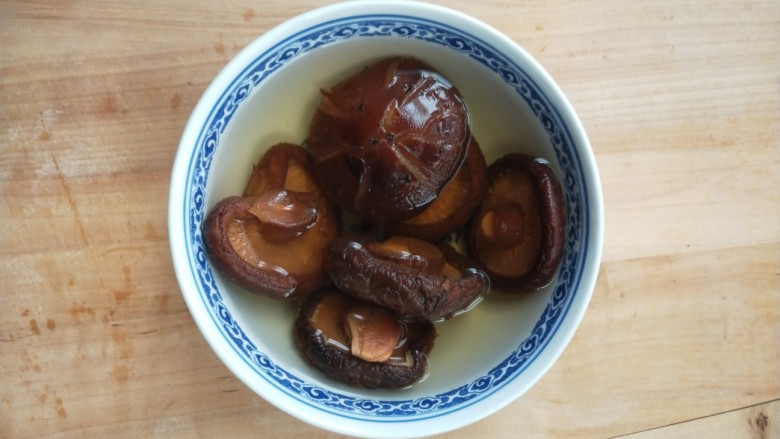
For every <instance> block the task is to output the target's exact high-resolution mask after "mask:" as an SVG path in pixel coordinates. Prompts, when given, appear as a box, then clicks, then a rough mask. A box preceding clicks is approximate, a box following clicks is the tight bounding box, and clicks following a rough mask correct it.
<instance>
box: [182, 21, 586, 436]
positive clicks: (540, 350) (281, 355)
mask: <svg viewBox="0 0 780 439" xmlns="http://www.w3.org/2000/svg"><path fill="white" fill-rule="evenodd" d="M484 37H485V36H484V35H482V34H479V33H469V32H466V31H464V30H459V29H458V28H456V27H453V26H450V25H448V24H445V23H442V22H440V21H437V20H436V19H422V18H419V17H412V16H404V15H387V14H369V15H355V16H347V17H342V18H339V19H335V20H330V21H327V22H324V23H316V24H311V25H309V26H307V27H304V28H303V29H301V30H299V31H298V32H295V33H290V34H288V35H287V36H285V37H284V38H280V39H278V40H277V41H273V42H272V43H262V42H256V43H255V45H254V46H250V47H249V48H248V49H247V50H246V51H245V54H244V56H243V57H239V58H241V59H243V60H246V61H245V62H244V63H243V64H239V65H233V67H232V69H227V70H230V71H231V76H230V77H229V78H228V79H227V80H226V79H225V78H224V77H223V78H222V84H221V85H220V86H219V87H218V88H217V89H216V91H213V92H212V94H213V96H215V99H214V100H213V101H212V102H206V103H205V104H204V105H206V107H205V110H203V114H204V121H203V123H202V124H200V125H199V126H198V127H197V139H196V141H195V142H194V144H193V145H189V146H188V147H189V148H190V152H189V160H188V163H187V178H186V181H185V182H184V192H185V200H184V210H183V212H182V213H180V215H182V216H183V217H182V218H180V221H181V222H182V223H183V224H184V234H185V243H186V253H185V256H184V257H185V258H186V263H187V265H188V267H189V273H188V276H192V279H193V280H194V284H195V285H196V289H195V291H184V294H185V296H189V300H188V304H189V305H190V307H191V308H193V306H195V307H198V308H202V310H203V311H205V314H208V316H209V317H210V319H209V320H210V322H205V323H204V322H199V324H200V325H201V329H203V325H204V324H205V325H210V326H213V327H216V329H217V330H218V332H219V333H220V334H221V336H222V341H221V342H219V343H220V345H222V347H221V348H220V349H224V346H225V345H226V346H228V348H227V349H228V351H230V352H229V353H228V354H226V355H227V356H228V357H231V358H235V357H237V358H239V359H240V360H241V361H242V362H243V365H242V366H241V367H243V368H246V367H248V368H250V369H251V370H252V371H253V373H254V374H255V375H256V376H254V377H252V378H251V379H250V380H247V379H245V378H246V377H242V379H244V380H245V381H251V380H253V379H256V380H258V381H263V382H265V384H264V385H267V384H270V387H272V388H275V389H277V390H278V391H279V392H280V393H281V394H282V395H283V397H284V398H289V399H290V400H291V401H294V402H298V403H302V404H304V405H306V406H308V407H310V408H313V409H314V410H315V411H321V412H322V414H323V415H335V416H337V417H344V418H345V419H352V420H361V421H369V422H372V421H377V420H379V421H381V422H387V421H393V420H398V421H399V422H401V421H402V422H408V421H410V420H417V419H430V418H433V417H440V416H443V415H447V414H452V413H453V412H457V411H460V410H466V409H467V408H472V406H473V405H474V404H477V403H479V402H480V401H483V400H485V399H486V398H487V397H488V396H490V395H493V394H496V393H501V392H506V391H508V390H507V389H510V390H509V393H511V395H510V397H511V398H513V397H516V396H517V395H519V394H520V393H522V392H523V391H524V390H525V389H527V388H528V387H529V386H530V385H531V384H533V382H535V381H536V380H537V379H538V378H539V377H540V376H541V374H542V373H543V372H544V371H545V370H546V369H547V368H548V367H549V365H551V364H552V362H553V361H554V359H555V358H556V357H557V354H558V353H559V352H560V350H561V349H562V348H563V345H565V344H566V343H567V342H568V338H569V337H570V335H571V332H572V331H573V327H572V325H573V326H576V325H577V324H578V322H579V318H580V317H581V315H582V312H583V311H584V307H585V306H586V305H587V302H588V300H589V297H590V289H591V288H592V284H591V285H585V287H584V288H581V281H582V277H583V273H585V272H587V271H592V270H593V267H592V265H593V264H594V261H593V260H592V259H593V257H594V254H589V253H588V251H589V249H588V244H589V239H591V235H593V230H592V227H593V225H592V224H591V222H592V218H591V215H592V214H593V213H592V212H590V211H589V209H590V206H589V202H590V201H589V198H588V197H589V193H590V192H592V191H594V190H597V188H595V189H594V188H593V187H589V186H593V185H594V184H595V185H597V184H598V182H597V180H595V181H594V180H593V178H594V176H592V175H588V174H587V172H588V171H587V170H588V169H589V167H590V166H592V165H591V163H589V162H587V159H588V157H585V159H583V157H582V156H581V154H582V152H581V150H578V148H583V147H584V148H589V147H588V145H587V140H586V139H584V137H582V136H581V135H580V133H579V130H580V128H579V125H578V122H576V118H575V120H574V122H572V120H571V119H569V118H570V117H571V116H570V115H569V114H561V113H560V111H561V110H560V109H559V108H560V106H564V107H565V108H566V109H567V110H568V104H567V103H566V102H565V101H563V102H562V101H560V99H561V97H560V96H559V94H560V93H559V92H558V90H557V88H555V87H554V84H553V85H550V83H549V82H548V81H549V79H548V78H546V76H545V75H544V73H543V72H542V73H540V72H539V71H537V70H536V65H535V63H533V61H530V58H527V55H525V54H524V53H523V54H521V55H522V57H521V58H520V59H518V58H517V53H514V52H513V53H510V54H507V53H502V50H504V51H505V50H506V49H505V48H504V47H503V46H502V45H505V44H508V43H507V42H505V41H499V42H498V46H500V47H496V46H494V44H496V43H495V42H491V43H488V42H486V41H485V39H484ZM247 53H248V55H247ZM394 55H409V56H415V57H418V58H420V59H422V60H424V61H426V62H428V63H429V64H431V65H433V66H434V67H435V68H437V69H438V70H439V71H441V72H442V73H443V74H444V75H445V76H446V77H447V78H448V79H450V80H451V81H452V82H453V83H454V84H455V85H456V86H457V87H458V89H459V90H460V91H461V93H462V95H463V96H464V99H465V101H466V103H467V105H468V107H469V110H470V113H471V117H472V120H471V123H472V131H473V133H474V135H475V137H476V138H477V140H478V141H479V142H480V145H481V146H482V149H483V151H484V153H485V156H486V159H487V161H488V163H490V162H492V161H493V160H495V159H496V158H498V157H500V156H502V155H503V154H505V153H508V152H513V151H522V152H526V153H528V154H533V155H537V156H541V157H544V158H546V159H547V160H549V161H550V162H551V164H552V166H553V167H554V168H555V170H556V171H557V173H558V175H559V176H560V178H561V181H562V183H563V186H564V191H565V200H566V204H567V242H566V249H565V254H564V261H563V264H562V268H561V270H560V274H559V276H558V278H557V279H556V280H555V281H554V282H553V283H552V284H551V285H549V286H548V287H547V288H545V289H544V290H543V291H540V292H539V293H537V294H533V295H527V296H524V297H509V296H505V295H500V294H492V293H491V294H489V295H488V296H487V297H486V299H485V300H484V301H483V302H482V303H481V304H480V305H479V306H478V307H476V308H475V309H474V310H472V311H469V312H467V313H464V314H462V315H459V316H456V317H454V318H453V319H451V320H449V321H445V322H441V323H439V324H437V330H438V332H439V336H438V338H437V341H436V345H435V347H434V349H433V351H432V353H431V355H430V358H429V359H430V367H429V371H430V373H429V375H428V377H427V378H426V379H425V380H424V381H422V382H420V383H418V384H416V385H414V386H412V387H411V388H409V389H404V390H401V391H387V390H362V389H356V388H352V387H349V386H345V385H342V384H340V383H337V382H333V381H331V380H329V379H327V378H326V377H324V376H323V375H322V374H321V373H320V372H318V371H316V370H314V369H313V368H311V367H310V366H309V365H308V364H307V363H306V362H305V361H304V359H303V357H302V356H301V355H300V354H299V353H298V351H297V350H296V348H295V345H294V343H293V339H292V325H293V321H294V318H295V314H296V311H297V303H288V302H278V301H273V300H270V299H265V298H262V297H257V296H254V295H252V294H249V293H248V292H246V291H243V290H241V289H240V288H238V287H235V286H234V285H232V284H231V283H229V282H225V281H223V280H222V279H221V278H220V277H219V275H218V274H217V273H216V272H215V271H214V270H213V269H212V268H211V266H210V264H209V262H208V258H207V256H206V255H205V252H204V250H203V246H202V240H201V235H200V228H201V224H202V221H203V219H204V217H205V214H206V213H207V212H208V211H209V209H210V208H211V207H212V206H213V205H214V204H216V203H217V202H218V201H219V200H221V199H222V198H224V197H226V196H229V195H235V194H240V193H241V192H242V190H243V187H244V185H245V184H246V181H247V180H248V177H249V174H250V172H251V169H252V165H253V164H254V163H255V162H256V161H257V160H258V159H259V157H260V156H261V155H262V153H263V151H264V150H266V149H267V148H268V147H270V146H271V145H273V144H275V143H278V142H283V141H289V142H293V143H302V142H304V141H305V139H306V136H307V131H308V126H309V122H310V120H311V117H312V115H313V112H314V109H315V108H316V106H317V105H318V104H319V102H320V94H319V90H320V88H328V87H330V86H332V85H334V84H335V83H337V82H338V81H339V80H340V79H342V78H344V77H346V76H347V75H349V74H352V73H354V72H356V71H358V70H359V69H360V68H362V67H363V66H364V65H366V64H368V63H370V62H372V61H374V60H378V59H381V58H384V57H387V56H394ZM523 57H526V58H523ZM527 62H530V64H527ZM224 74H225V73H224V72H223V75H224ZM572 123H574V124H575V126H571V124H572ZM583 139H584V142H585V144H584V145H582V144H580V145H577V142H582V141H583ZM588 152H589V150H588ZM583 160H586V162H585V163H583ZM598 221H600V219H599V220H598ZM595 257H596V258H597V257H598V256H595ZM586 263H587V266H586ZM595 264H596V266H597V265H598V261H597V260H596V261H595ZM591 275H592V273H590V274H588V276H591ZM591 282H592V281H591V280H589V279H588V280H587V282H586V283H591ZM572 307H573V308H574V311H572ZM196 320H197V319H196ZM561 328H563V329H564V330H563V331H561V332H562V333H563V335H559V336H557V337H556V333H557V332H558V331H559V330H560V329H561ZM214 344H215V343H214V342H213V341H212V346H213V345H214ZM215 350H217V348H216V347H215ZM221 356H222V358H223V359H225V358H226V356H225V355H221ZM226 363H228V361H226ZM228 366H230V364H228ZM531 369H533V370H534V372H533V373H529V370H531ZM247 384H248V385H250V387H253V386H252V384H251V382H247ZM267 387H268V386H266V388H267ZM253 388H254V387H253ZM263 396H264V397H266V398H267V399H269V400H271V401H272V402H274V403H275V404H277V405H279V404H280V402H279V401H278V399H275V397H273V396H269V395H263ZM507 398H509V397H507ZM507 398H504V403H506V402H507V401H508V400H509V399H507ZM281 404H284V403H283V402H282V403H281ZM499 405H501V404H499ZM497 408H498V407H494V408H492V409H490V410H487V411H486V412H492V411H494V410H495V409H497Z"/></svg>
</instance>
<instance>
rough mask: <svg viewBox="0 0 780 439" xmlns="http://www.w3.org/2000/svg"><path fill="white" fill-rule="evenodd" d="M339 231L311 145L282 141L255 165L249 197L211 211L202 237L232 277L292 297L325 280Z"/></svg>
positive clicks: (252, 287) (261, 290)
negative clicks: (329, 254) (326, 264)
mask: <svg viewBox="0 0 780 439" xmlns="http://www.w3.org/2000/svg"><path fill="white" fill-rule="evenodd" d="M338 232H339V217H338V213H337V211H336V209H335V207H334V206H333V205H332V204H331V203H330V202H329V201H328V200H327V199H326V198H325V197H324V196H323V195H322V193H321V191H320V189H319V187H318V185H317V181H316V179H315V178H314V176H313V174H312V171H311V166H310V164H309V162H308V156H307V154H306V152H305V150H303V148H301V147H300V146H297V145H291V144H280V145H275V146H273V147H272V148H271V149H269V150H268V152H266V154H265V155H264V156H263V158H262V159H261V160H260V162H259V163H258V164H257V166H255V169H254V171H253V174H252V178H251V179H250V183H249V184H248V185H247V189H246V191H245V196H244V197H238V196H232V197H227V198H225V199H223V200H221V201H220V202H219V203H217V205H216V206H215V207H214V208H213V209H212V210H211V212H209V214H208V216H207V217H206V220H205V221H204V224H203V242H204V246H205V249H206V252H207V253H208V255H209V258H210V260H211V262H212V265H213V266H214V268H216V270H217V271H219V272H220V273H221V274H222V275H224V276H225V277H227V278H228V279H229V280H231V281H232V282H234V283H235V284H237V285H239V286H241V287H243V288H246V289H248V290H249V291H251V292H253V293H256V294H260V295H265V296H268V297H271V298H274V299H286V298H295V297H300V296H303V295H306V294H309V293H311V292H312V291H314V290H315V289H317V288H319V287H320V286H322V285H323V284H324V283H325V282H326V281H327V275H326V273H325V268H324V258H325V252H326V249H327V247H328V245H329V244H330V242H331V241H332V240H333V239H334V238H335V237H336V236H337V235H338Z"/></svg>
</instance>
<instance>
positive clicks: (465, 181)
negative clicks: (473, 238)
mask: <svg viewBox="0 0 780 439" xmlns="http://www.w3.org/2000/svg"><path fill="white" fill-rule="evenodd" d="M486 190H487V165H486V164H485V156H484V155H483V154H482V149H481V148H480V147H479V144H478V143H477V141H476V140H475V139H474V138H473V137H472V138H471V142H470V143H469V147H468V152H467V153H466V160H465V161H464V162H463V165H462V166H461V167H460V170H458V173H457V174H455V176H454V177H453V178H452V180H450V181H449V183H447V185H446V186H444V189H442V191H441V192H440V193H439V196H438V197H436V200H434V202H433V203H431V204H430V205H429V206H428V207H426V208H425V210H423V211H422V212H420V213H418V214H417V215H415V216H413V217H411V218H409V219H406V220H403V221H400V222H396V223H390V224H388V225H387V227H386V229H385V230H386V231H387V233H389V234H392V235H403V236H411V237H415V238H420V239H424V240H427V241H440V240H442V239H444V238H446V237H448V236H450V235H451V234H453V233H455V232H456V231H457V230H459V229H460V228H462V227H463V226H464V225H465V224H466V222H468V220H469V218H470V217H471V214H472V213H473V212H474V210H475V209H476V208H477V206H479V203H480V202H481V201H482V197H483V196H484V195H485V191H486Z"/></svg>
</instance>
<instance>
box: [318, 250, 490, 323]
mask: <svg viewBox="0 0 780 439" xmlns="http://www.w3.org/2000/svg"><path fill="white" fill-rule="evenodd" d="M325 266H326V268H327V271H328V274H329V275H330V278H331V280H332V281H333V283H334V284H335V285H336V287H338V288H339V289H340V290H341V291H343V292H345V293H347V294H349V295H351V296H354V297H357V298H360V299H362V300H366V301H368V302H371V303H375V304H377V305H380V306H382V307H385V308H388V309H390V310H393V311H395V312H397V313H398V314H400V315H401V316H403V317H405V318H409V319H417V320H438V319H441V318H447V317H450V316H452V315H454V314H455V313H457V312H458V311H461V310H464V309H466V308H468V307H469V305H471V304H473V303H474V302H475V300H476V299H478V298H479V297H480V296H481V294H482V293H483V292H484V291H485V290H486V289H487V286H488V285H487V279H486V277H485V276H484V274H483V273H482V272H481V271H479V270H476V269H474V268H473V264H471V263H470V261H469V260H468V259H467V258H466V257H465V256H463V255H461V254H460V253H458V252H457V251H455V250H454V249H453V248H452V247H450V246H449V245H446V244H442V245H438V246H437V245H434V244H431V243H429V242H426V241H423V240H420V239H416V238H410V237H402V236H391V237H390V238H388V239H387V240H385V241H373V240H370V239H367V238H357V237H340V238H337V239H336V240H334V241H333V243H332V245H331V246H330V249H329V250H328V257H327V260H326V262H325Z"/></svg>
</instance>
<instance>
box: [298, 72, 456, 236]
mask: <svg viewBox="0 0 780 439" xmlns="http://www.w3.org/2000/svg"><path fill="white" fill-rule="evenodd" d="M322 94H323V99H322V103H321V104H320V106H319V108H318V109H317V111H316V112H315V114H314V118H313V119H312V124H311V130H310V134H309V139H308V144H309V150H310V152H311V154H312V157H313V161H314V171H315V174H316V175H317V178H318V179H319V181H320V184H321V185H322V187H323V188H324V189H325V190H326V191H327V193H328V196H329V197H330V198H331V199H332V200H333V201H334V202H335V203H336V204H338V205H339V206H341V207H342V208H344V209H346V210H348V211H350V212H353V213H355V214H356V215H358V216H360V217H363V218H371V219H377V220H386V221H392V220H400V219H404V218H409V217H411V216H412V215H414V214H415V213H417V212H419V211H420V210H422V209H423V208H424V207H425V206H427V205H428V204H430V203H431V202H432V201H433V200H434V199H435V198H436V196H437V194H438V193H439V191H440V190H441V189H442V188H443V187H444V185H445V184H446V183H447V182H448V181H449V180H450V179H451V178H452V177H453V176H454V175H455V172H456V171H457V170H458V168H459V167H460V166H461V163H462V162H463V160H464V158H465V152H466V147H467V143H468V139H469V137H470V130H469V117H468V112H467V109H466V106H465V104H464V102H463V100H462V98H461V97H460V94H459V93H458V91H457V90H456V89H455V87H454V86H453V85H452V84H451V83H450V82H449V81H447V80H446V79H445V78H444V77H442V76H441V75H440V74H439V73H437V72H436V71H434V70H433V69H432V68H431V67H430V66H428V65H426V64H425V63H423V62H421V61H419V60H416V59H413V58H398V57H396V58H389V59H385V60H383V61H380V62H378V63H376V64H373V65H371V66H369V67H367V68H366V69H365V70H363V71H362V72H360V73H358V74H356V75H354V76H352V77H350V78H348V79H346V80H344V81H342V82H341V83H339V84H338V85H336V86H335V87H334V88H333V89H332V90H331V91H329V92H328V91H323V92H322Z"/></svg>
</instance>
